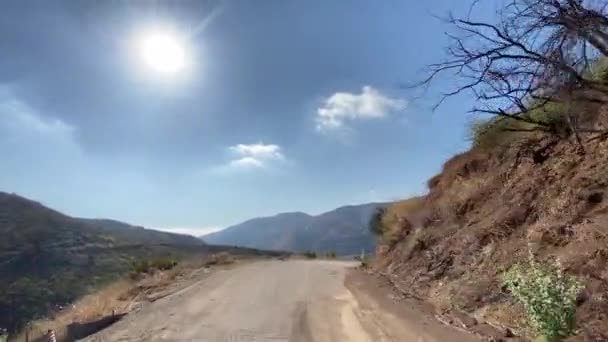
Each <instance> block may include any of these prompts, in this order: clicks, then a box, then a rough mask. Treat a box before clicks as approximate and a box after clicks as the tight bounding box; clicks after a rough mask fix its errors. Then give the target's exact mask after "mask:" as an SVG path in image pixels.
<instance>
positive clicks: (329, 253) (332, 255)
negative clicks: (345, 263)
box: [326, 251, 336, 259]
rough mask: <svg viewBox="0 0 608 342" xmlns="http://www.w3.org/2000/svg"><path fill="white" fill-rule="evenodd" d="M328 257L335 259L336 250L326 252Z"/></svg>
mask: <svg viewBox="0 0 608 342" xmlns="http://www.w3.org/2000/svg"><path fill="white" fill-rule="evenodd" d="M326 257H327V258H329V259H335V258H336V252H334V251H331V252H328V253H327V254H326Z"/></svg>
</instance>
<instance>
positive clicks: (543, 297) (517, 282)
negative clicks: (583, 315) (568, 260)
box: [504, 258, 583, 341]
mask: <svg viewBox="0 0 608 342" xmlns="http://www.w3.org/2000/svg"><path fill="white" fill-rule="evenodd" d="M504 284H505V285H506V287H507V289H508V290H509V291H510V292H511V294H512V295H513V296H514V297H515V299H516V300H517V301H519V302H520V303H521V304H522V305H523V306H524V308H525V311H526V316H527V317H528V319H529V322H530V325H531V327H532V328H533V329H535V330H536V332H537V333H538V334H540V335H544V336H545V337H546V338H547V339H548V340H549V341H559V340H561V339H563V338H565V337H567V336H570V335H572V334H573V333H574V328H575V314H576V297H577V295H578V293H579V292H580V291H581V289H582V288H583V285H582V283H581V282H580V281H579V280H578V279H577V278H576V277H573V276H569V275H566V274H564V273H563V272H562V270H561V269H560V268H559V267H557V266H555V265H553V264H539V263H537V262H535V261H534V260H533V258H530V260H529V262H528V263H522V264H517V265H514V266H513V267H512V268H511V269H510V270H509V271H508V272H507V273H506V274H505V276H504Z"/></svg>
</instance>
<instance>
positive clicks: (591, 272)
mask: <svg viewBox="0 0 608 342" xmlns="http://www.w3.org/2000/svg"><path fill="white" fill-rule="evenodd" d="M607 113H608V111H607ZM607 116H608V115H607ZM585 147H586V152H587V153H586V154H585V155H580V154H578V153H577V152H576V151H577V150H576V146H575V145H574V144H571V143H569V142H567V141H563V140H552V139H550V138H547V139H544V140H539V141H536V142H535V144H534V145H532V146H522V145H518V146H516V145H512V146H510V147H509V148H508V149H506V150H501V151H499V152H495V153H488V152H479V151H469V152H466V153H463V154H460V155H457V156H455V157H454V158H452V159H450V160H449V161H447V162H446V164H445V165H444V168H443V171H442V173H441V174H439V175H437V176H435V177H433V178H432V179H431V180H430V181H429V193H428V194H427V195H426V196H425V197H424V198H423V199H420V200H419V201H420V203H422V205H421V206H420V207H416V209H415V210H414V213H423V212H427V213H430V214H429V215H425V216H426V217H427V219H425V220H421V221H418V222H415V223H414V222H413V221H410V220H409V218H410V216H412V215H411V213H410V210H411V206H410V203H408V202H405V203H398V204H396V205H395V206H394V207H392V208H389V210H388V211H387V216H386V217H385V218H383V223H384V224H386V225H387V226H388V227H387V229H386V230H387V231H388V232H390V234H391V235H390V236H396V239H397V240H398V242H397V243H395V244H391V245H387V246H385V248H384V249H383V253H381V254H379V256H380V258H379V260H378V261H377V264H376V267H377V269H379V271H381V272H385V273H389V274H391V275H392V276H393V277H396V279H398V280H397V281H396V282H397V283H398V284H399V286H400V287H401V288H402V289H405V290H406V291H408V292H409V294H410V295H412V296H414V297H417V298H422V299H425V300H428V301H430V302H432V303H434V304H435V305H436V306H437V307H438V308H440V309H442V310H461V311H465V312H467V313H468V314H471V315H476V317H478V318H479V319H480V320H482V321H484V320H485V321H487V322H488V323H490V324H492V325H495V326H503V327H510V328H511V329H512V330H514V331H522V332H524V331H525V329H521V328H522V323H521V314H520V312H519V311H518V310H519V309H521V308H519V307H517V306H516V305H514V304H513V302H512V301H511V300H510V297H509V295H508V293H506V292H505V291H504V290H503V289H502V288H501V281H500V279H501V275H502V273H503V272H504V271H506V270H507V269H508V268H509V267H510V266H511V265H512V264H513V263H515V262H517V261H520V260H524V259H525V258H526V257H527V255H528V250H529V249H530V250H531V251H532V252H534V253H535V254H536V255H537V256H538V258H539V260H541V261H542V260H549V259H557V260H559V261H560V263H561V264H562V265H563V267H564V269H565V270H566V272H567V273H569V274H574V275H576V276H578V277H580V278H581V279H584V280H585V284H586V285H587V289H586V292H585V296H584V298H583V299H582V300H581V304H580V306H579V308H578V310H577V320H578V322H579V326H580V327H581V330H580V331H581V332H580V334H581V336H584V337H585V338H591V337H590V336H601V337H602V338H605V339H604V340H608V318H607V317H608V300H607V299H606V298H607V296H606V293H608V271H607V270H606V265H608V228H606V227H608V201H606V198H608V197H607V196H608V192H607V191H608V173H606V172H605V165H606V164H608V152H607V151H608V140H603V141H596V142H594V143H593V144H591V143H589V144H587V145H586V146H585ZM541 149H542V150H543V154H544V155H543V158H540V159H539V158H537V151H539V150H541ZM400 205H401V207H400ZM414 207H415V206H414ZM402 213H405V214H402ZM402 217H405V218H406V219H408V222H409V226H407V225H404V223H403V220H402V219H401V218H402ZM429 217H430V219H429ZM416 232H419V233H418V234H420V235H419V236H418V234H417V233H416ZM518 328H519V329H518ZM599 340H602V339H599Z"/></svg>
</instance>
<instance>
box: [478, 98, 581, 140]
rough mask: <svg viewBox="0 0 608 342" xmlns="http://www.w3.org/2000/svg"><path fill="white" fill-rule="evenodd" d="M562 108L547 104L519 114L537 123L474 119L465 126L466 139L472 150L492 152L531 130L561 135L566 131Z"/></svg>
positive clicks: (501, 117) (567, 128) (563, 107)
mask: <svg viewBox="0 0 608 342" xmlns="http://www.w3.org/2000/svg"><path fill="white" fill-rule="evenodd" d="M531 106H532V107H533V106H534V105H531ZM566 109H567V105H565V104H564V103H561V102H549V103H546V104H544V105H543V106H539V107H538V108H534V109H532V110H530V111H528V112H527V113H525V114H523V115H522V117H523V118H528V119H530V120H531V121H534V122H538V123H539V124H534V123H531V122H525V121H521V120H515V119H512V118H509V117H504V116H494V117H491V118H487V119H476V120H473V121H472V122H471V123H470V125H469V140H471V142H472V143H473V146H474V147H477V148H482V149H493V148H496V147H501V146H508V145H510V144H511V143H513V142H515V141H517V140H518V139H520V138H522V137H525V136H528V135H530V133H531V132H534V131H535V130H538V131H540V132H542V131H544V132H546V133H551V134H556V135H561V136H564V135H566V134H567V133H568V132H569V130H570V128H569V125H568V120H567V117H566Z"/></svg>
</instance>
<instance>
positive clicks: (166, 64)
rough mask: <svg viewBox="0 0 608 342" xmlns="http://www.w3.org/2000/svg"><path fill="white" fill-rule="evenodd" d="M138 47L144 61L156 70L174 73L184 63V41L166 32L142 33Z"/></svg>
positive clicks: (182, 66)
mask: <svg viewBox="0 0 608 342" xmlns="http://www.w3.org/2000/svg"><path fill="white" fill-rule="evenodd" d="M139 48H140V54H141V58H142V59H143V61H144V63H145V64H146V65H147V66H148V67H150V68H151V69H153V70H155V71H157V72H160V73H165V74H174V73H177V72H178V71H180V70H181V69H183V68H184V67H185V65H186V51H185V46H184V43H183V42H182V41H180V39H179V37H177V36H175V35H172V34H170V33H168V32H150V33H147V34H144V35H143V36H142V37H141V40H140V42H139Z"/></svg>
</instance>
